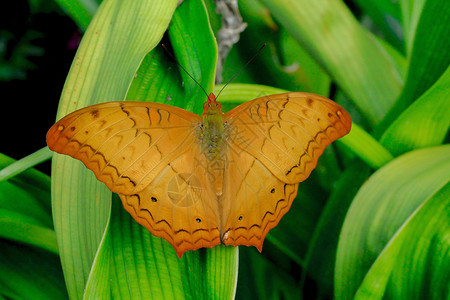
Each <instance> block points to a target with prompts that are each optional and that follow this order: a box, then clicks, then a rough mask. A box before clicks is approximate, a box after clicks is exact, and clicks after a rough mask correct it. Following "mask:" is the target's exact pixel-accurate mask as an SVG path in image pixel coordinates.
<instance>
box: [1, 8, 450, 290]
mask: <svg viewBox="0 0 450 300" xmlns="http://www.w3.org/2000/svg"><path fill="white" fill-rule="evenodd" d="M176 2H177V1H174V0H172V1H162V0H146V1H135V0H105V1H103V2H101V1H96V0H70V1H67V0H64V1H63V0H56V1H54V2H49V1H44V0H30V1H29V2H28V4H27V7H28V8H27V9H28V10H29V12H30V13H31V14H36V13H39V12H57V13H58V14H62V13H64V14H67V16H68V17H70V18H71V19H72V20H73V22H75V23H76V24H77V25H78V27H79V28H80V30H81V32H85V33H84V36H83V39H82V43H81V45H80V47H79V48H78V52H77V55H76V57H75V59H74V63H73V66H72V69H71V71H70V72H69V75H68V77H67V79H66V85H65V88H64V90H63V93H62V96H61V101H60V105H59V109H58V110H59V112H58V116H59V117H62V116H63V115H65V114H67V113H68V112H70V111H72V110H74V109H76V108H80V107H83V106H86V105H89V104H93V103H98V102H104V101H110V100H140V101H153V102H162V103H167V104H171V105H175V106H179V107H183V108H186V109H188V110H191V111H194V112H196V113H201V107H202V103H203V102H204V98H205V96H204V95H203V92H202V91H201V90H200V88H199V87H198V86H197V85H196V84H195V83H194V82H193V81H192V80H191V79H190V78H189V77H188V76H187V74H186V73H185V72H183V71H181V70H180V69H179V68H178V67H177V65H176V64H174V63H173V62H172V61H171V60H170V59H169V58H168V56H167V55H166V54H165V53H164V51H163V50H162V48H161V47H160V46H159V44H160V43H161V39H162V40H163V41H164V43H165V44H166V45H168V46H169V47H170V48H171V49H172V50H173V53H174V54H175V56H176V57H177V60H178V61H179V63H180V64H181V65H183V66H184V67H185V68H186V69H187V70H188V71H189V73H190V74H192V75H193V77H194V78H196V79H197V80H198V81H199V82H200V84H201V85H202V86H203V87H204V88H205V89H206V90H207V91H208V92H210V91H215V92H216V93H217V92H218V91H220V90H221V89H222V87H223V85H221V84H219V85H216V86H215V87H214V73H215V68H216V57H217V47H216V42H215V37H218V32H219V30H220V28H221V24H222V23H221V16H220V15H219V14H218V13H217V11H216V9H217V8H216V2H215V1H212V0H204V1H200V0H186V1H184V3H182V4H181V5H180V6H179V7H178V8H177V9H175V8H176V5H177V3H176ZM239 9H240V13H241V15H242V18H243V20H244V22H246V23H247V28H246V29H245V31H243V32H242V33H241V36H240V40H239V42H238V43H237V44H235V45H234V46H233V48H232V49H231V52H230V53H229V55H228V56H227V58H226V60H225V64H224V68H223V70H221V73H222V76H223V78H224V82H226V81H227V80H228V79H230V78H232V77H233V76H234V74H236V72H238V71H239V70H240V69H241V67H242V66H243V65H245V64H246V62H247V61H249V59H250V58H251V57H252V56H253V55H254V54H255V52H256V51H257V50H258V49H259V48H260V46H261V45H262V44H264V43H267V47H266V48H265V49H264V50H263V51H262V52H261V53H260V54H259V55H258V56H257V57H256V59H255V60H254V61H253V62H252V63H251V64H250V65H248V66H247V67H246V68H245V69H244V70H243V71H242V73H240V74H239V76H238V77H237V78H236V79H235V80H234V81H233V82H232V83H231V84H229V85H228V86H227V87H226V88H225V89H224V90H223V92H222V93H221V95H220V99H219V100H220V101H221V102H222V104H223V108H224V109H225V110H228V109H231V108H232V107H234V106H236V105H238V104H240V103H242V102H245V101H247V100H250V99H253V98H256V97H258V96H262V95H268V94H274V93H277V92H282V91H284V90H292V91H305V92H314V93H317V94H321V95H324V96H328V97H330V98H332V99H334V100H335V101H337V102H339V103H340V104H341V105H343V106H344V107H345V108H346V109H347V110H348V111H349V112H350V114H351V116H352V119H353V121H354V124H353V129H352V131H351V133H350V134H349V135H348V136H346V137H344V138H342V139H341V140H339V142H337V143H335V144H333V146H331V147H328V148H327V149H326V151H325V152H324V154H323V156H322V158H321V159H320V161H319V164H318V166H317V168H316V170H315V171H314V172H313V173H312V175H311V177H310V178H309V179H308V180H306V181H305V182H302V183H300V185H299V195H298V196H297V198H296V200H295V201H294V203H293V205H292V208H291V210H290V211H289V213H288V214H286V216H284V217H283V219H282V220H281V222H280V223H279V225H278V226H277V227H276V228H274V229H273V230H272V231H271V232H270V233H269V235H268V236H267V238H266V241H265V243H264V249H263V252H262V253H258V252H257V251H256V250H255V249H254V248H247V247H239V248H234V247H225V246H217V247H214V248H212V249H201V250H198V251H191V252H188V253H186V254H185V255H184V256H183V258H182V259H178V258H177V257H176V255H175V253H174V251H173V249H172V247H171V246H170V245H169V244H168V243H167V242H166V241H164V240H162V239H160V238H156V237H154V236H152V235H151V234H149V232H147V231H146V230H145V229H144V228H143V227H142V226H139V225H138V224H137V223H136V222H134V221H133V220H132V218H131V217H130V216H129V215H128V213H126V212H125V210H124V209H122V208H121V204H120V202H119V200H118V199H117V197H116V196H114V195H113V196H112V194H111V192H109V191H108V190H107V189H106V188H105V187H104V185H103V184H101V183H98V181H97V180H96V179H95V177H94V176H93V175H92V173H91V172H89V171H87V170H86V169H85V168H84V166H82V165H81V164H80V163H79V162H78V161H75V160H73V159H70V158H67V157H62V156H55V157H54V158H53V172H52V178H51V181H52V188H50V178H49V177H48V176H47V175H44V174H42V173H41V172H39V171H36V170H34V169H29V168H30V166H33V165H34V164H38V163H40V162H41V161H43V160H45V159H48V158H50V155H51V154H50V151H49V150H48V149H47V148H44V149H42V150H40V151H38V152H36V153H34V154H31V155H30V156H28V157H26V158H24V159H22V160H19V161H17V162H14V163H13V161H14V160H12V159H11V158H9V157H7V156H5V155H1V156H0V167H1V168H3V169H2V170H1V171H0V243H1V250H0V254H1V255H0V257H1V258H0V287H1V288H0V298H6V299H31V298H33V299H41V298H42V299H62V298H67V297H69V298H72V299H80V298H82V297H85V298H93V299H99V298H102V299H104V298H120V299H126V298H134V297H141V298H150V297H154V298H166V299H171V298H179V299H191V298H196V299H197V298H198V299H202V298H204V299H229V298H233V297H236V298H238V299H299V298H305V299H331V298H336V299H351V298H357V299H382V298H386V299H447V298H449V297H450V291H449V288H448V287H449V286H450V284H449V280H450V279H449V277H448V270H449V267H450V256H449V253H450V251H449V249H450V243H449V240H448V236H449V234H450V231H449V230H450V228H449V226H448V224H449V223H450V212H449V207H450V189H449V179H450V165H449V163H450V147H449V145H448V144H447V142H448V140H446V137H447V139H448V128H449V126H450V68H449V64H450V40H449V39H448V37H449V36H450V3H448V1H446V0H417V1H411V0H400V1H394V0H354V1H345V2H344V1H341V0H315V1H309V0H261V1H257V0H241V1H239ZM12 19H14V18H12V17H11V18H9V19H8V20H12ZM11 22H12V21H11ZM24 22H25V23H26V21H24ZM54 26H58V24H55V25H54ZM166 29H167V31H166ZM40 38H41V33H40V32H39V31H36V30H30V29H29V28H27V27H26V26H25V29H23V30H19V31H17V27H14V26H12V25H9V27H8V26H3V27H2V29H1V30H0V79H1V80H12V79H22V80H24V79H26V76H27V72H28V71H29V70H31V69H33V68H35V67H36V64H35V63H34V62H33V59H34V58H35V57H38V56H40V55H42V54H43V51H47V49H46V48H44V47H42V46H39V45H38V44H39V43H37V42H36V41H38V40H39V39H40ZM118 41H120V42H118ZM99 57H101V59H98V58H99ZM81 87H82V88H81ZM46 124H47V123H46ZM18 136H20V135H18ZM30 152H31V150H30ZM50 198H52V199H50ZM52 217H53V218H52ZM25 257H26V258H25ZM59 261H61V264H59ZM63 274H64V275H63ZM236 280H237V283H236Z"/></svg>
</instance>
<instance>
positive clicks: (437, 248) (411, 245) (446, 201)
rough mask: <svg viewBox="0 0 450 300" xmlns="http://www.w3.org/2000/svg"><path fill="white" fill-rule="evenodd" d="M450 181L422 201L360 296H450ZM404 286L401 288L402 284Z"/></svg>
mask: <svg viewBox="0 0 450 300" xmlns="http://www.w3.org/2000/svg"><path fill="white" fill-rule="evenodd" d="M449 208H450V184H449V183H447V185H446V186H445V187H443V188H442V189H441V190H440V191H438V192H437V193H435V194H434V195H433V196H432V197H430V198H429V199H427V200H426V201H425V202H424V203H423V204H421V205H420V206H419V207H418V208H417V209H416V210H415V211H414V213H413V214H411V217H410V218H409V219H408V220H407V221H406V222H405V224H404V225H403V226H402V227H400V228H399V230H398V231H397V232H396V233H395V235H394V236H393V237H392V239H391V240H390V241H389V243H388V244H387V245H386V247H385V248H384V249H383V251H382V252H381V253H380V255H379V257H378V258H377V260H376V261H375V263H374V264H373V265H372V267H371V268H370V270H369V272H368V273H367V275H366V277H365V278H364V281H363V283H362V284H361V286H360V288H359V289H358V292H357V293H356V297H355V298H356V299H381V298H383V295H384V294H387V295H392V296H395V298H397V299H445V298H447V297H448V296H449V292H450V289H449V286H448V270H449V267H450V256H449V253H450V243H449V241H448V236H449V235H450V230H449V226H448V224H450V209H449ZM399 287H400V288H399Z"/></svg>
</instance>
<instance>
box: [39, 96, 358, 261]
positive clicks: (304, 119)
mask: <svg viewBox="0 0 450 300" xmlns="http://www.w3.org/2000/svg"><path fill="white" fill-rule="evenodd" d="M350 127H351V119H350V115H349V114H348V113H347V112H346V111H345V110H344V109H343V108H342V107H341V106H339V105H338V104H336V103H335V102H333V101H331V100H329V99H327V98H325V97H321V96H318V95H315V94H308V93H284V94H278V95H271V96H265V97H261V98H257V99H254V100H252V101H249V102H246V103H244V104H242V105H240V106H238V107H236V108H235V109H233V110H231V111H230V112H228V113H225V114H223V113H222V112H221V107H220V103H219V102H217V101H216V99H215V96H214V94H212V93H211V94H210V95H209V97H208V101H207V102H205V104H204V112H203V115H202V116H201V117H200V116H198V115H196V114H193V113H191V112H188V111H186V110H184V109H181V108H178V107H173V106H169V105H165V104H159V103H149V102H130V101H124V102H109V103H102V104H97V105H92V106H89V107H86V108H83V109H80V110H77V111H75V112H73V113H71V114H69V115H67V116H66V117H64V118H63V119H61V120H60V121H58V122H57V123H56V124H55V125H53V127H52V128H50V130H49V131H48V133H47V144H48V146H49V148H50V149H51V150H53V151H56V152H58V153H62V154H67V155H70V156H72V157H74V158H76V159H79V160H81V161H82V162H83V163H84V164H85V165H86V167H87V168H89V169H90V170H92V171H93V172H94V173H95V175H96V176H97V178H98V180H100V181H101V182H103V183H105V184H106V185H107V186H108V188H109V189H110V190H111V191H113V192H115V193H118V194H119V196H120V198H121V199H122V203H123V206H124V207H125V209H126V210H127V211H128V212H129V213H130V214H131V215H132V216H133V218H134V219H135V220H136V221H137V222H138V223H140V224H142V225H144V226H145V227H146V228H147V229H148V230H149V231H150V232H151V233H153V234H154V235H155V236H158V237H162V238H164V239H165V240H167V241H168V242H169V243H170V244H172V246H173V247H174V248H175V251H176V253H177V254H178V256H179V257H181V256H182V255H183V253H184V252H185V251H187V250H194V249H198V248H201V247H213V246H215V245H218V244H220V243H223V244H225V245H233V246H238V245H248V246H250V245H252V246H256V247H257V248H258V249H259V251H261V249H262V245H263V241H264V238H265V237H266V235H267V233H268V231H269V230H270V229H271V228H273V227H275V226H276V225H277V224H278V222H279V221H280V219H281V217H282V216H283V215H284V214H285V213H286V212H287V211H288V210H289V208H290V206H291V204H292V201H293V199H294V198H295V196H296V195H297V188H298V183H299V182H300V181H303V180H305V179H306V178H307V177H308V176H309V174H310V173H311V171H312V170H313V169H314V168H315V166H316V164H317V160H318V158H319V156H320V155H321V154H322V153H323V151H324V149H325V147H326V146H327V145H329V144H330V143H331V142H333V141H334V140H336V139H338V138H340V137H342V136H344V135H346V134H347V133H348V132H349V131H350Z"/></svg>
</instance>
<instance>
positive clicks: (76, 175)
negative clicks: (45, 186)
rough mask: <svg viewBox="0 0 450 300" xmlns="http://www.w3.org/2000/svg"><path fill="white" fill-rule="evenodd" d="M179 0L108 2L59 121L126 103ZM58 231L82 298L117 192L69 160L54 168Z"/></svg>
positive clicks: (75, 70)
mask: <svg viewBox="0 0 450 300" xmlns="http://www.w3.org/2000/svg"><path fill="white" fill-rule="evenodd" d="M175 5H176V1H157V0H147V1H131V0H125V1H123V0H120V1H119V0H105V1H103V2H102V4H101V5H100V8H99V9H98V11H97V14H96V15H95V17H94V19H93V20H92V22H91V23H90V25H89V28H88V30H87V32H86V34H85V36H84V37H83V40H82V42H81V45H80V48H79V49H78V52H77V54H76V57H75V59H74V62H73V64H72V67H71V70H70V73H69V75H68V77H67V80H66V83H65V86H64V90H63V93H62V96H61V101H60V105H59V110H58V117H62V116H64V115H66V114H67V113H68V112H71V111H73V110H75V109H77V108H81V107H84V106H87V105H89V104H94V103H98V102H103V101H112V100H123V99H124V97H125V93H126V91H127V88H128V85H129V82H130V80H131V78H132V77H133V75H134V73H135V72H136V70H137V67H138V66H139V63H140V61H141V60H142V58H143V57H144V55H145V54H146V53H147V52H148V51H150V50H151V49H152V48H153V47H155V45H156V44H157V43H158V42H159V40H160V39H161V37H162V35H163V33H164V31H165V30H166V28H167V26H168V24H169V21H170V19H171V15H172V13H173V11H174V9H175ZM52 175H53V176H52V196H53V197H52V198H53V216H54V223H55V231H56V235H57V239H58V247H59V250H60V255H61V262H62V266H63V270H64V275H65V279H66V284H67V287H68V292H69V295H70V297H71V298H73V299H80V298H81V296H82V294H83V291H84V286H85V283H86V280H87V278H88V275H89V272H90V269H91V264H92V261H93V259H94V255H95V253H96V251H97V247H98V244H99V242H100V239H101V237H102V235H103V232H104V230H105V226H106V222H107V220H108V218H109V211H110V205H111V204H110V201H111V200H110V199H111V192H110V191H109V190H108V189H107V188H106V187H105V186H104V185H103V184H102V183H100V182H98V181H97V179H96V178H95V176H94V175H93V174H92V172H91V171H89V170H87V169H86V168H85V167H84V166H83V165H82V164H81V163H80V162H78V161H75V160H73V159H72V158H69V157H64V156H60V155H55V156H54V159H53V164H52Z"/></svg>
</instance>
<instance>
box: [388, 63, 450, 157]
mask: <svg viewBox="0 0 450 300" xmlns="http://www.w3.org/2000/svg"><path fill="white" fill-rule="evenodd" d="M449 99H450V67H448V68H447V70H446V71H445V72H444V74H443V75H442V76H441V78H439V80H438V81H437V82H436V83H435V84H434V85H433V86H432V87H431V88H430V89H429V90H428V91H427V92H426V93H425V94H423V95H422V96H421V97H420V98H419V99H417V100H416V101H415V102H414V103H413V104H412V105H411V106H409V107H408V109H406V110H405V111H404V112H403V113H402V114H401V115H400V116H399V117H398V118H397V119H396V120H395V122H394V123H392V124H391V126H390V127H389V128H388V129H387V130H386V132H385V133H384V134H383V136H382V137H381V143H382V144H383V145H385V147H386V148H388V149H389V150H390V151H391V152H392V153H394V154H396V155H398V154H401V153H404V152H407V151H410V150H413V149H419V148H424V147H430V146H436V145H439V144H441V143H442V142H443V140H444V139H445V136H446V134H447V132H448V129H449V126H450V100H449Z"/></svg>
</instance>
